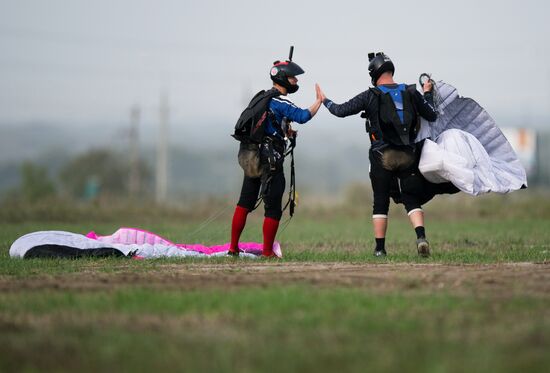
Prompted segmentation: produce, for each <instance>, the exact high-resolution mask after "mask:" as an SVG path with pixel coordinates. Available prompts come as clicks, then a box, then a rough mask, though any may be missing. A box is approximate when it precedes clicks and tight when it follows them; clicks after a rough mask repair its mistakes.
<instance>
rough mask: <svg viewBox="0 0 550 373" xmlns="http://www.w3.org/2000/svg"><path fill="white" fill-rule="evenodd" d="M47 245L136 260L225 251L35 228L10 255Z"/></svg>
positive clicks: (22, 237)
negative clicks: (109, 251) (115, 252)
mask: <svg viewBox="0 0 550 373" xmlns="http://www.w3.org/2000/svg"><path fill="white" fill-rule="evenodd" d="M41 246H48V247H49V248H50V250H51V251H55V250H62V248H69V249H74V250H73V251H71V252H72V253H74V252H75V251H77V252H78V256H86V255H85V254H86V252H91V251H93V250H97V249H115V250H118V251H120V253H121V254H122V255H124V256H131V257H134V258H139V259H154V258H174V257H178V258H187V257H195V258H208V257H217V256H226V255H227V251H223V252H222V251H220V252H216V253H212V254H204V253H201V252H198V251H194V250H187V249H185V248H182V247H178V246H175V245H170V244H162V243H155V244H148V243H141V244H129V245H128V244H120V243H108V242H103V241H100V240H96V239H91V238H89V237H86V236H84V235H82V234H78V233H71V232H64V231H39V232H32V233H28V234H26V235H24V236H21V237H19V238H18V239H17V240H15V241H14V242H13V244H12V245H11V247H10V251H9V253H10V257H12V258H25V254H27V253H28V252H29V251H30V250H32V249H33V248H37V247H41ZM239 256H240V257H246V258H257V257H258V255H254V254H251V253H245V252H241V253H240V255H239Z"/></svg>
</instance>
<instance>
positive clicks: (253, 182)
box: [237, 167, 286, 220]
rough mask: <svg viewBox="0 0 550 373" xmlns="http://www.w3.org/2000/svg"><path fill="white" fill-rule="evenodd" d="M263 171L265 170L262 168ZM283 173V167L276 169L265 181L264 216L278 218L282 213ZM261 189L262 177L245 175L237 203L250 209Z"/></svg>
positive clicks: (284, 181)
mask: <svg viewBox="0 0 550 373" xmlns="http://www.w3.org/2000/svg"><path fill="white" fill-rule="evenodd" d="M264 172H267V171H265V170H264ZM285 184H286V180H285V173H284V172H283V169H282V167H281V169H278V170H277V171H276V172H274V173H273V174H272V176H271V180H270V181H269V182H268V183H267V186H266V188H267V189H266V190H265V193H264V194H265V195H264V209H265V213H264V216H266V217H268V218H272V219H275V220H280V219H281V216H282V215H283V210H282V200H283V194H284V192H285ZM261 189H262V178H260V177H257V178H250V177H247V176H245V177H244V180H243V186H242V188H241V196H240V198H239V202H238V203H237V205H239V206H241V207H244V208H246V209H248V210H252V209H253V208H254V206H256V203H257V201H258V197H259V195H260V190H261Z"/></svg>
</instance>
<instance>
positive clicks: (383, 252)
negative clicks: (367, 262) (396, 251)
mask: <svg viewBox="0 0 550 373" xmlns="http://www.w3.org/2000/svg"><path fill="white" fill-rule="evenodd" d="M373 255H374V256H377V257H383V256H386V255H387V253H386V249H382V250H376V249H374V253H373Z"/></svg>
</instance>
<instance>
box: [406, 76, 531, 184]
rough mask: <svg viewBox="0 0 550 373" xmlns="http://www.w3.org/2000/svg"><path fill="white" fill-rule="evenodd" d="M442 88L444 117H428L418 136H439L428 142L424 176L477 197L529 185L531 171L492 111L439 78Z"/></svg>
mask: <svg viewBox="0 0 550 373" xmlns="http://www.w3.org/2000/svg"><path fill="white" fill-rule="evenodd" d="M436 87H437V92H438V94H439V100H438V102H439V106H438V111H439V116H438V119H437V120H436V121H435V122H432V123H430V122H428V121H426V120H424V119H422V122H421V128H420V131H419V133H418V136H417V139H416V140H417V141H420V140H423V139H431V140H433V141H430V140H426V141H425V143H424V148H423V150H422V154H421V157H420V163H419V167H418V168H419V169H420V172H421V173H422V175H424V177H425V178H426V179H427V180H429V181H431V182H433V183H443V182H447V181H450V182H452V183H453V184H454V185H455V186H456V187H457V188H459V189H460V190H462V191H464V192H466V193H468V194H471V195H478V194H483V193H488V192H497V193H508V192H511V191H514V190H518V189H521V188H522V187H523V186H525V187H526V186H527V175H526V173H525V169H524V168H523V166H522V165H521V163H520V161H519V159H518V157H517V155H516V153H515V152H514V150H513V149H512V146H511V145H510V143H509V142H508V140H507V139H506V137H505V136H504V134H503V133H502V131H501V130H500V129H499V128H498V127H497V125H496V123H495V121H494V120H493V118H491V116H490V115H489V113H487V111H485V109H483V108H482V107H481V106H480V105H479V104H478V103H477V102H476V101H474V100H472V99H471V98H467V97H461V96H459V95H458V91H457V90H456V88H454V87H453V86H451V85H449V84H446V83H443V82H437V83H436Z"/></svg>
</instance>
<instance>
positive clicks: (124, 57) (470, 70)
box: [0, 0, 550, 193]
mask: <svg viewBox="0 0 550 373" xmlns="http://www.w3.org/2000/svg"><path fill="white" fill-rule="evenodd" d="M0 9H1V10H2V11H0V48H1V49H2V54H1V55H0V176H1V178H2V182H1V183H0V193H1V192H2V191H3V190H5V189H6V188H8V186H9V187H15V186H16V185H18V184H17V181H18V180H19V179H18V177H17V176H16V173H17V172H18V171H17V170H18V168H19V166H20V164H21V162H23V161H32V162H35V163H38V164H44V163H46V164H45V165H44V167H46V168H48V170H49V171H48V172H49V173H50V174H52V175H53V174H55V172H57V171H59V169H60V168H61V167H62V164H63V162H64V163H65V164H67V163H68V162H70V160H71V159H72V158H74V157H77V156H79V155H82V154H85V153H86V152H90V151H91V150H93V149H98V148H104V149H107V150H110V151H113V152H115V153H117V152H118V154H119V157H122V158H124V157H125V156H126V155H127V154H128V153H129V152H131V151H133V150H132V149H134V150H135V149H137V151H138V153H139V156H140V157H141V158H144V159H146V160H147V162H148V164H149V167H150V168H151V169H152V170H155V169H156V168H157V165H155V161H154V155H153V153H154V148H155V146H156V143H157V138H158V136H159V134H158V132H159V130H158V128H159V122H160V121H161V120H160V115H159V111H160V107H161V100H164V104H163V105H165V106H166V111H167V113H169V115H168V120H167V121H166V123H165V124H166V125H167V144H166V145H167V148H168V149H169V153H170V154H171V157H172V158H171V160H170V162H171V165H169V167H170V170H171V171H170V172H171V176H170V178H169V181H168V183H169V185H168V187H169V189H173V188H176V189H177V188H178V185H179V184H177V183H176V184H174V183H175V181H176V180H180V181H179V182H180V183H183V184H185V185H187V184H188V183H189V182H187V181H182V180H184V179H185V178H186V173H188V172H189V175H190V176H189V175H188V176H187V177H190V178H192V179H193V180H192V181H190V182H191V183H194V182H196V183H199V181H200V180H202V181H200V182H202V183H204V184H197V185H195V186H194V187H193V188H196V189H198V190H201V188H203V189H204V190H207V191H208V190H215V188H214V189H212V188H213V184H216V181H215V180H216V177H218V178H219V180H220V182H219V183H218V184H220V185H218V186H220V187H221V186H223V184H227V183H229V184H230V188H229V190H233V189H234V188H236V187H235V186H233V183H235V184H238V183H239V181H238V180H237V179H239V178H240V169H239V168H238V165H237V164H236V162H235V161H234V158H235V157H236V156H235V154H236V149H237V143H236V142H235V141H234V140H233V139H231V138H230V137H229V135H230V133H231V132H232V128H233V125H234V123H235V121H236V119H237V118H238V116H239V114H240V112H241V111H242V109H243V108H244V107H245V106H246V104H247V103H248V101H249V100H250V98H251V97H252V95H253V94H254V93H256V92H257V91H259V90H260V89H265V88H267V87H269V86H270V85H271V81H270V79H269V76H268V72H269V68H270V66H271V64H272V62H273V61H274V60H276V59H285V58H287V56H288V49H289V46H290V45H294V46H295V52H294V61H295V62H297V63H298V64H300V66H302V67H303V68H304V70H305V71H306V73H305V74H304V75H301V76H299V79H300V81H299V84H300V87H301V88H300V90H299V91H298V92H297V93H296V94H293V95H291V96H290V97H289V98H290V99H291V100H293V101H294V102H295V103H296V104H297V105H298V106H300V107H304V108H305V107H308V106H309V105H310V104H311V103H312V102H313V100H314V97H315V94H314V84H315V83H317V82H318V83H319V84H320V85H321V86H322V88H323V89H324V91H325V92H326V94H327V96H328V97H330V98H331V99H333V100H334V101H336V102H344V101H345V100H348V99H350V98H352V97H353V96H355V95H356V94H358V93H360V92H362V91H363V90H365V89H367V88H368V86H369V85H370V78H369V76H368V71H367V54H368V52H371V51H384V52H386V53H387V54H388V55H389V56H390V57H391V58H392V59H393V60H394V62H395V64H396V74H395V77H396V80H397V81H401V82H407V83H415V82H417V80H418V76H419V74H420V73H423V72H428V73H432V74H433V77H434V79H436V80H443V81H445V82H447V83H450V84H451V85H454V86H455V87H456V88H457V89H458V91H459V93H460V94H461V95H463V96H466V97H471V98H473V99H475V100H476V101H477V102H479V103H480V104H481V105H482V106H483V107H484V108H485V109H486V110H487V111H488V112H489V113H490V114H491V116H493V118H494V119H495V121H496V123H497V124H498V125H499V126H500V127H501V128H510V129H516V128H528V129H534V130H536V131H540V132H545V131H547V130H546V129H547V128H548V124H549V122H550V91H549V90H548V89H547V86H549V85H550V64H549V63H548V62H550V24H549V23H548V22H546V14H548V13H549V10H550V5H549V4H548V3H547V2H544V1H537V0H527V1H524V2H521V3H517V2H514V1H496V0H491V1H486V2H483V3H479V2H476V1H473V0H467V1H463V2H460V3H442V2H438V1H435V0H423V1H418V2H414V3H411V2H399V1H398V2H394V3H391V4H384V5H381V4H380V3H379V2H375V1H350V0H344V1H341V2H338V3H337V4H334V5H332V6H324V5H320V4H318V3H317V2H314V1H294V2H290V1H282V2H278V3H257V2H254V1H252V0H240V1H234V2H231V3H227V2H223V1H221V0H214V1H184V2H181V1H175V0H173V1H171V0H166V1H162V2H154V1H148V0H133V1H130V0H119V1H116V2H110V1H106V0H98V1H95V2H93V3H89V2H84V1H66V0H51V1H48V2H43V1H38V0H20V1H17V2H9V1H5V0H0ZM523 75H525V76H526V77H528V78H529V79H534V81H535V82H536V84H533V82H532V81H531V80H529V81H527V82H523V79H524V76H523ZM136 107H137V108H138V109H139V119H138V120H137V121H132V119H131V111H132V110H134V109H135V108H136ZM296 129H298V130H299V132H300V137H299V143H298V148H297V162H298V166H297V167H298V172H299V173H301V174H302V175H303V176H300V175H299V178H300V177H302V179H301V180H300V179H299V180H300V181H306V182H308V183H309V185H308V186H307V188H313V189H315V188H319V189H320V190H324V191H334V190H341V189H342V188H343V187H345V185H348V184H349V183H353V182H355V181H359V182H364V181H365V180H368V158H367V151H368V147H369V143H368V137H367V136H366V134H365V130H364V122H363V120H362V119H361V118H359V117H358V116H353V117H349V118H345V119H340V118H335V117H333V116H331V115H330V114H329V113H328V112H327V111H326V109H324V108H321V109H320V111H319V113H318V115H317V116H316V117H315V118H314V119H313V120H312V121H311V122H309V123H307V124H305V125H296ZM131 131H137V134H134V135H135V136H137V137H132V136H134V135H132V133H131ZM132 141H137V142H138V144H137V145H136V144H134V145H132V143H131V142H132ZM132 146H133V148H132ZM63 157H64V158H63ZM61 158H63V159H64V160H61ZM48 162H49V163H48ZM197 165H201V167H203V168H205V169H206V170H204V172H203V174H205V175H206V174H208V173H209V172H210V175H206V176H205V175H202V176H200V175H199V176H198V174H196V173H193V172H194V171H196V170H197V168H198V166H197ZM209 170H211V171H209ZM237 174H238V175H237ZM207 176H208V177H207ZM210 176H211V177H210ZM304 179H305V180H304ZM235 180H237V181H235ZM170 183H172V184H170ZM186 183H187V184H186ZM201 185H202V186H201ZM180 186H181V185H180ZM232 188H233V189H232Z"/></svg>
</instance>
